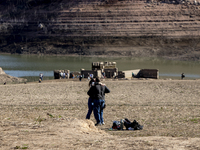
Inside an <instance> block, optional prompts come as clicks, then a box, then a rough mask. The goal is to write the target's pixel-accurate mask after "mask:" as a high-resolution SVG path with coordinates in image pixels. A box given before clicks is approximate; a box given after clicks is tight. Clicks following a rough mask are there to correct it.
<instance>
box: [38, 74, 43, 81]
mask: <svg viewBox="0 0 200 150" xmlns="http://www.w3.org/2000/svg"><path fill="white" fill-rule="evenodd" d="M39 77H40V79H41V81H42V80H43V74H42V73H40V74H39Z"/></svg>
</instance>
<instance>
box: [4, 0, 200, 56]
mask: <svg viewBox="0 0 200 150" xmlns="http://www.w3.org/2000/svg"><path fill="white" fill-rule="evenodd" d="M0 11H1V15H0V21H1V24H0V31H1V32H0V52H2V53H19V54H40V55H52V54H56V55H93V56H94V55H98V56H99V55H102V56H132V57H139V56H141V57H165V58H170V59H181V60H200V44H199V42H200V38H199V32H200V5H199V2H198V1H194V2H193V1H190V2H189V1H165V2H163V1H159V2H157V1H156V2H150V1H149V2H146V1H136V0H134V1H133V0H101V1H100V0H49V1H47V0H29V1H25V0H17V1H14V0H10V1H6V2H0Z"/></svg>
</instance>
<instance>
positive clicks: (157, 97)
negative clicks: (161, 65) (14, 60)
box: [0, 79, 200, 150]
mask: <svg viewBox="0 0 200 150" xmlns="http://www.w3.org/2000/svg"><path fill="white" fill-rule="evenodd" d="M103 83H105V84H106V85H107V87H108V88H109V89H110V90H111V93H109V94H107V95H106V104H107V107H106V108H105V110H104V119H105V120H104V121H105V123H106V124H105V125H104V126H98V127H95V126H94V123H95V119H94V116H93V114H92V116H91V120H86V119H85V116H86V114H87V100H88V95H87V94H86V93H87V91H88V89H89V88H88V81H86V79H84V80H83V81H82V82H79V81H71V80H65V79H64V80H56V81H55V80H52V81H43V82H42V83H37V82H35V83H26V84H7V85H0V114H1V115H0V149H1V150H8V149H33V150H39V149H40V150H49V149H52V150H56V149H139V150H141V149H146V150H147V149H152V150H158V149H159V150H166V149H168V150H170V149H173V150H177V149H178V150H179V149H181V150H185V149H187V150H188V149H190V150H194V149H196V150H198V149H200V111H199V106H200V100H199V97H200V91H199V87H200V80H150V79H149V80H139V79H135V80H120V81H111V80H106V81H103ZM124 118H128V119H129V120H131V121H133V120H134V119H135V120H137V121H138V122H139V123H140V124H141V125H143V126H144V128H143V130H137V131H127V130H124V131H114V130H112V131H109V128H111V127H112V123H113V121H120V119H124Z"/></svg>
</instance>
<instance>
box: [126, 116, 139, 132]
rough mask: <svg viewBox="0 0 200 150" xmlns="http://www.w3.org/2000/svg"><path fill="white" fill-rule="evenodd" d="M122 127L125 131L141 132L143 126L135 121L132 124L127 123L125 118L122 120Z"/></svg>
mask: <svg viewBox="0 0 200 150" xmlns="http://www.w3.org/2000/svg"><path fill="white" fill-rule="evenodd" d="M124 126H125V127H126V130H130V129H132V130H142V129H143V126H141V125H140V124H139V123H138V122H137V121H136V120H134V121H133V122H131V121H129V120H128V119H127V118H125V119H124Z"/></svg>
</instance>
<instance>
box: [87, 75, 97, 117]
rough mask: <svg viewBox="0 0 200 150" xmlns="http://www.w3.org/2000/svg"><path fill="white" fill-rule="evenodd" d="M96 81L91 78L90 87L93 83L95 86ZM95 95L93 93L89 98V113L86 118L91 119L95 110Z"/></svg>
mask: <svg viewBox="0 0 200 150" xmlns="http://www.w3.org/2000/svg"><path fill="white" fill-rule="evenodd" d="M94 83H95V80H94V79H91V80H90V82H89V87H90V88H91V87H92V85H93V86H94ZM93 98H94V96H93V95H92V94H91V95H89V98H88V113H87V115H86V119H90V115H91V114H92V111H93V106H94V102H93V100H94V99H93Z"/></svg>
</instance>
